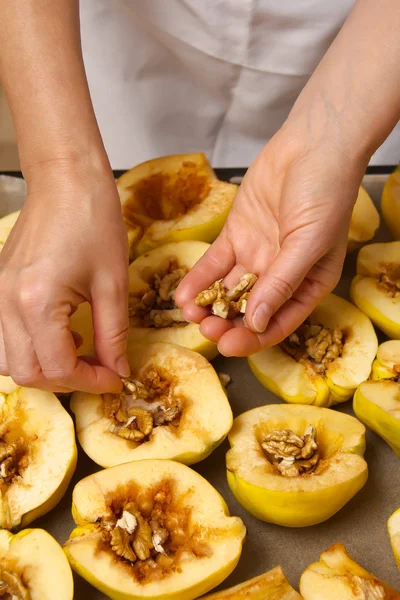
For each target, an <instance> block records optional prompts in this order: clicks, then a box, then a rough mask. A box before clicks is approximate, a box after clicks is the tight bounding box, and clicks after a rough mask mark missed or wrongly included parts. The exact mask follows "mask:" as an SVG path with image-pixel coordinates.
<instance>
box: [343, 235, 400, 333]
mask: <svg viewBox="0 0 400 600" xmlns="http://www.w3.org/2000/svg"><path fill="white" fill-rule="evenodd" d="M351 297H352V299H353V301H354V303H355V304H356V305H357V306H358V307H359V308H360V309H361V310H362V311H363V312H364V313H365V314H366V315H368V316H369V318H370V319H371V321H373V323H375V325H377V326H378V327H379V328H380V329H382V331H384V332H385V333H386V334H387V335H388V336H389V337H391V338H393V339H400V242H388V243H382V244H370V245H368V246H364V248H361V250H360V252H359V254H358V257H357V275H356V277H355V278H354V279H353V281H352V284H351Z"/></svg>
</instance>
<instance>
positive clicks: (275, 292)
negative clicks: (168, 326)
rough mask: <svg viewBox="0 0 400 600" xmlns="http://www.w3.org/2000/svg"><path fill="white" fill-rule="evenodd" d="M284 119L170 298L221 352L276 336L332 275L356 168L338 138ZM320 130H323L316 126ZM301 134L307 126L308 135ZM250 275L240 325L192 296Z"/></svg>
mask: <svg viewBox="0 0 400 600" xmlns="http://www.w3.org/2000/svg"><path fill="white" fill-rule="evenodd" d="M295 130H296V128H295V127H292V126H290V125H288V124H286V125H285V126H284V127H283V128H282V129H281V130H280V131H279V132H278V133H277V134H276V135H275V136H274V138H273V139H272V140H271V141H270V142H269V143H268V144H267V145H266V146H265V148H264V149H263V151H262V152H261V154H260V155H259V156H258V157H257V159H256V160H255V162H254V163H253V165H252V166H251V168H250V169H249V170H248V172H247V174H246V176H245V178H244V180H243V183H242V185H241V186H240V188H239V191H238V193H237V196H236V198H235V201H234V204H233V207H232V210H231V212H230V214H229V217H228V220H227V222H226V224H225V227H224V229H223V230H222V232H221V234H220V235H219V237H218V239H217V240H216V241H215V242H214V244H212V246H211V248H210V249H209V250H208V251H207V252H206V254H205V255H204V256H203V257H202V258H201V259H200V260H199V261H198V263H197V264H196V265H195V266H194V268H193V269H192V270H191V271H190V273H189V274H188V275H187V276H186V277H185V279H184V280H183V281H182V283H181V284H180V286H179V288H178V290H177V294H176V302H177V304H178V305H179V306H180V307H181V308H182V310H183V314H184V316H185V318H186V319H187V320H188V321H194V322H196V323H201V325H200V329H201V332H202V334H203V335H204V336H205V337H207V338H209V339H211V340H213V341H215V342H217V343H218V349H219V351H220V353H221V354H223V355H225V356H247V355H250V354H253V353H255V352H257V351H259V350H261V349H262V348H265V347H269V346H272V345H275V344H277V343H279V342H281V341H282V340H283V339H284V338H285V337H286V336H288V335H289V334H290V333H291V332H292V331H294V330H295V329H296V328H297V327H298V326H299V325H300V324H301V323H302V322H303V321H304V320H305V319H306V317H307V316H308V315H309V314H310V313H311V311H312V310H313V309H314V308H315V307H316V306H317V304H318V303H319V302H320V301H321V299H322V298H323V297H324V296H326V295H327V294H328V293H329V292H331V291H332V289H333V288H334V287H335V286H336V284H337V282H338V281H339V278H340V275H341V270H342V266H343V261H344V258H345V254H346V246H347V238H348V231H349V224H350V218H351V213H352V209H353V206H354V203H355V200H356V198H357V192H358V187H359V185H360V183H361V179H362V176H363V173H364V169H365V166H366V165H365V164H364V161H363V160H358V161H357V160H356V161H354V160H353V159H352V158H351V157H349V156H348V155H346V152H345V151H344V148H341V146H340V140H338V139H337V138H335V142H333V141H332V138H330V137H329V136H327V135H326V132H320V135H317V136H315V132H314V134H313V139H310V138H309V139H304V136H300V137H299V136H298V135H297V134H295V133H294V131H295ZM324 133H325V135H324ZM310 135H311V134H310ZM247 272H252V273H255V274H256V275H257V276H258V278H259V279H258V281H257V283H256V285H255V286H254V287H253V289H252V291H251V293H250V296H249V300H248V303H247V309H246V315H245V321H246V322H245V325H244V323H243V320H242V319H234V320H232V321H228V320H226V321H225V320H223V319H221V318H220V317H216V316H210V313H209V311H208V310H206V309H204V308H201V307H198V306H197V305H196V304H195V302H194V298H195V297H196V295H197V294H198V293H199V292H200V291H202V290H205V289H207V288H208V287H209V286H210V285H211V284H212V283H213V282H214V281H216V280H217V279H223V280H224V283H225V285H226V287H232V286H233V285H235V284H236V283H237V281H238V280H239V278H240V276H241V275H243V274H244V273H247Z"/></svg>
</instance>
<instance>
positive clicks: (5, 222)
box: [0, 210, 21, 252]
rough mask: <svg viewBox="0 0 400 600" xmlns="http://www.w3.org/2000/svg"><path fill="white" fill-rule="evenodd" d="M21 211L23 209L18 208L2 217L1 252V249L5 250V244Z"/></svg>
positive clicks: (0, 222)
mask: <svg viewBox="0 0 400 600" xmlns="http://www.w3.org/2000/svg"><path fill="white" fill-rule="evenodd" d="M20 213H21V211H20V210H17V211H15V212H13V213H9V214H8V215H5V216H4V217H1V218H0V252H1V250H3V246H4V244H5V243H6V241H7V239H8V236H9V235H10V233H11V231H12V228H13V227H14V225H15V223H16V222H17V219H18V217H19V215H20Z"/></svg>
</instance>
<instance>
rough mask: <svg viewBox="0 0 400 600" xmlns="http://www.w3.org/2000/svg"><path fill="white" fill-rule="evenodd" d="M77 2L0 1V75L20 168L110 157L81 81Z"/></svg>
mask: <svg viewBox="0 0 400 600" xmlns="http://www.w3.org/2000/svg"><path fill="white" fill-rule="evenodd" d="M78 5H79V2H78V0H57V1H56V2H55V1H54V0H15V1H13V2H9V0H0V48H1V52H0V78H1V81H2V84H3V86H4V89H5V92H6V95H7V98H8V101H9V104H10V107H11V112H12V115H13V120H14V125H15V129H16V134H17V140H18V148H19V153H20V159H21V166H22V169H23V171H24V173H25V176H28V178H29V177H30V176H31V174H32V173H33V172H35V171H36V167H38V166H43V167H44V168H45V166H46V164H49V165H50V163H53V162H54V161H58V163H59V165H61V166H62V165H63V164H66V165H67V164H74V163H76V164H77V165H82V167H83V168H85V165H89V164H90V166H91V167H93V168H95V169H99V171H101V170H104V169H105V170H107V169H108V168H109V167H108V162H107V159H106V155H105V151H104V148H103V144H102V141H101V136H100V133H99V130H98V127H97V123H96V119H95V115H94V112H93V107H92V103H91V99H90V94H89V90H88V85H87V81H86V75H85V70H84V66H83V59H82V54H81V44H80V28H79V6H78Z"/></svg>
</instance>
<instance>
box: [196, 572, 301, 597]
mask: <svg viewBox="0 0 400 600" xmlns="http://www.w3.org/2000/svg"><path fill="white" fill-rule="evenodd" d="M204 600H302V598H301V596H300V594H298V593H297V592H296V591H295V590H294V589H293V588H292V586H291V585H290V583H289V582H288V580H287V579H286V577H285V574H284V572H283V571H282V569H281V567H275V569H271V571H268V573H263V574H262V575H259V576H258V577H254V578H253V579H249V580H248V581H245V582H244V583H240V584H239V585H235V587H232V588H229V589H228V590H223V591H222V592H216V593H215V594H211V595H210V596H206V597H205V598H204Z"/></svg>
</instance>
